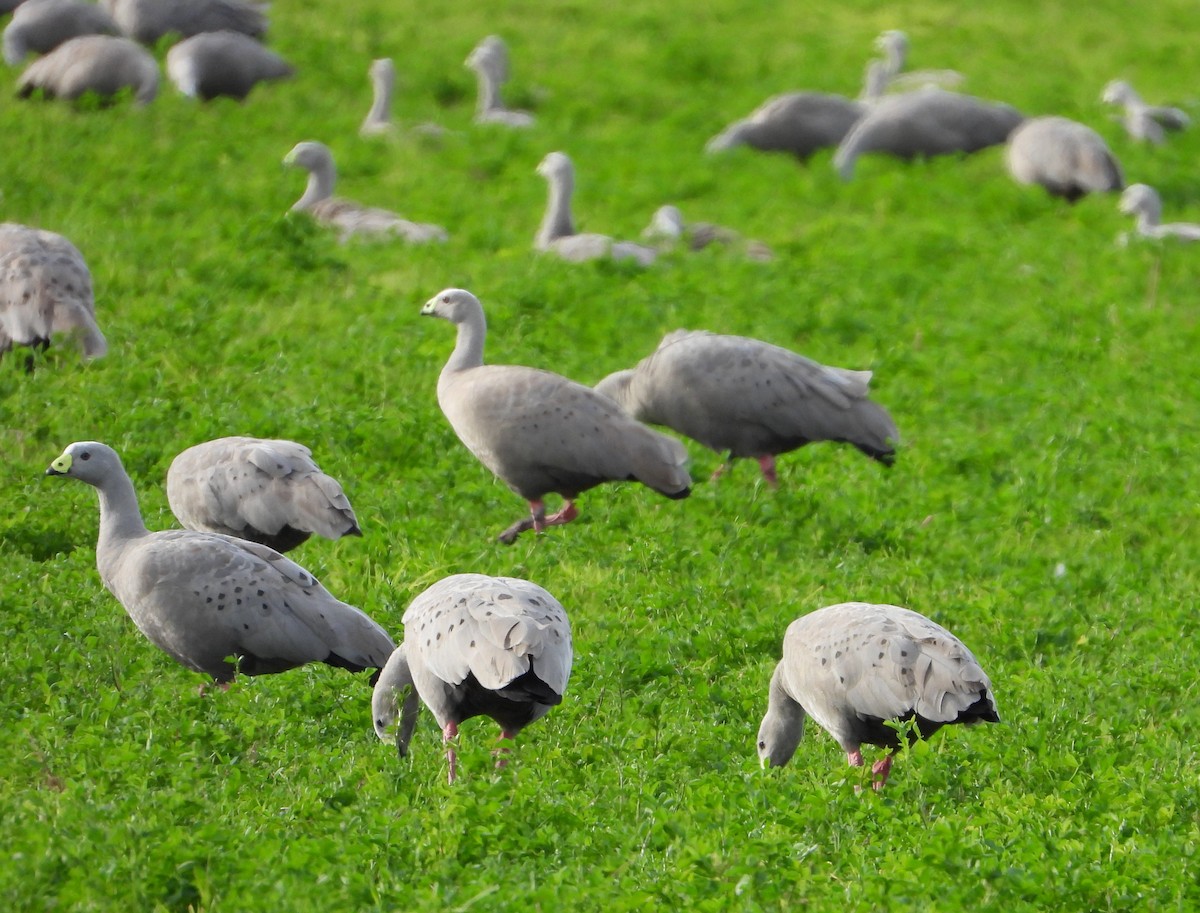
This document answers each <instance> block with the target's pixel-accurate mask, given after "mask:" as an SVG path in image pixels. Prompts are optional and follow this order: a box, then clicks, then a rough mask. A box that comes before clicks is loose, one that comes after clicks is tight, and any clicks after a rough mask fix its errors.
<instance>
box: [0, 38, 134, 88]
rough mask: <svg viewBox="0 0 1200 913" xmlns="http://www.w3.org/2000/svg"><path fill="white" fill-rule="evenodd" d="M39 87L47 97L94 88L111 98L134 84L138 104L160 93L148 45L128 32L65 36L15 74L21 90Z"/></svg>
mask: <svg viewBox="0 0 1200 913" xmlns="http://www.w3.org/2000/svg"><path fill="white" fill-rule="evenodd" d="M39 89H40V90H41V91H42V93H43V95H45V96H46V97H47V98H61V99H64V100H67V101H74V100H76V99H78V98H80V97H82V96H83V95H85V94H88V93H91V94H93V95H95V96H97V97H98V98H101V99H106V100H107V99H111V98H112V97H113V96H115V95H117V94H118V93H120V92H122V91H124V90H126V89H130V90H132V91H133V97H134V100H135V101H136V102H137V103H138V104H142V105H144V104H148V103H149V102H151V101H153V100H154V97H155V96H156V95H157V94H158V64H157V63H156V62H155V60H154V58H153V57H152V56H150V54H149V52H147V51H146V49H145V48H143V47H141V46H139V45H137V44H135V43H134V42H132V41H130V40H129V39H127V38H118V37H114V36H112V35H83V36H81V37H79V38H72V39H71V40H70V41H64V42H63V43H62V44H60V45H59V46H58V47H56V48H55V49H54V50H53V51H51V52H50V53H49V54H47V55H46V56H45V57H41V58H39V59H37V60H35V61H34V62H33V63H31V64H30V65H29V66H27V67H26V68H25V72H23V73H22V74H21V78H20V79H18V80H17V96H18V97H20V98H28V97H29V96H31V95H32V94H33V93H34V92H35V91H37V90H39Z"/></svg>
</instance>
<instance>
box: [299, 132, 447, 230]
mask: <svg viewBox="0 0 1200 913" xmlns="http://www.w3.org/2000/svg"><path fill="white" fill-rule="evenodd" d="M283 163H284V164H285V165H288V166H290V167H294V168H303V169H304V170H306V171H307V172H308V184H307V186H306V187H305V188H304V194H303V196H301V197H300V199H299V200H297V201H296V202H295V203H293V204H292V211H293V212H306V213H308V214H309V215H310V216H312V217H313V218H314V219H316V220H317V221H318V222H323V223H325V224H326V225H330V226H333V227H334V228H336V229H338V231H339V232H340V234H341V238H342V240H343V241H344V240H346V239H347V238H349V237H350V236H352V235H358V234H362V235H390V236H394V237H398V238H403V239H404V240H405V241H408V242H409V243H411V244H424V243H428V242H431V241H445V240H446V230H445V229H444V228H442V227H441V226H439V225H429V224H426V223H422V222H410V221H409V220H408V219H405V218H402V217H401V216H398V215H397V214H396V213H394V212H389V211H388V210H386V209H377V208H376V207H373V206H364V205H363V204H361V203H356V202H354V201H353V200H347V199H344V198H342V197H335V196H334V195H333V187H334V184H335V183H336V181H337V171H336V169H335V168H334V164H333V153H332V152H330V151H329V147H328V146H326V145H325V144H324V143H318V142H313V141H307V142H303V143H297V144H296V145H295V146H294V147H292V150H291V151H290V152H288V154H287V155H286V156H284V159H283Z"/></svg>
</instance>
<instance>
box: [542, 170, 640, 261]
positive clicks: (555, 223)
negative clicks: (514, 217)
mask: <svg viewBox="0 0 1200 913" xmlns="http://www.w3.org/2000/svg"><path fill="white" fill-rule="evenodd" d="M537 173H538V174H540V175H541V176H542V177H544V178H545V179H546V181H547V183H548V184H549V186H550V197H549V200H548V202H547V204H546V215H545V216H544V217H543V218H542V224H541V227H540V228H538V233H537V235H536V236H535V237H534V240H533V246H534V249H536V250H540V251H546V252H548V253H552V254H557V255H558V256H559V257H562V258H563V259H564V260H570V261H571V262H573V263H582V262H584V261H586V260H601V259H606V258H610V257H611V258H612V259H613V260H634V261H636V262H637V263H638V264H639V265H641V266H649V265H650V264H652V263H653V262H654V260H655V258H656V257H657V256H658V252H657V251H656V250H654V249H653V248H651V247H646V246H644V245H642V244H635V243H633V242H632V241H614V240H613V239H612V238H610V237H609V236H608V235H600V234H595V233H591V232H588V233H585V234H576V232H575V222H574V220H573V219H572V218H571V194H572V193H573V192H574V190H575V166H574V165H572V164H571V160H570V158H568V157H567V155H566V154H565V153H563V152H550V153H548V154H547V155H546V157H545V158H544V159H542V161H541V163H540V164H539V165H538V166H537Z"/></svg>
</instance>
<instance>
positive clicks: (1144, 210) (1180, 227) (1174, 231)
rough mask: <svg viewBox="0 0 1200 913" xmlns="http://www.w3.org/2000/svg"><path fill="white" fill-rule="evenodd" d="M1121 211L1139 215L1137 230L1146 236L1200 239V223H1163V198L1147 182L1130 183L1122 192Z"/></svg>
mask: <svg viewBox="0 0 1200 913" xmlns="http://www.w3.org/2000/svg"><path fill="white" fill-rule="evenodd" d="M1119 206H1120V209H1121V212H1123V213H1125V214H1126V215H1130V216H1136V217H1137V232H1138V234H1139V235H1141V236H1142V237H1144V238H1179V239H1180V240H1181V241H1200V225H1197V224H1196V223H1194V222H1169V223H1168V224H1166V225H1163V224H1161V222H1160V220H1161V219H1162V200H1161V199H1159V196H1158V191H1156V190H1155V189H1154V188H1153V187H1150V186H1148V185H1146V184H1130V185H1129V186H1128V187H1126V188H1125V192H1124V193H1123V194H1121V202H1120V204H1119Z"/></svg>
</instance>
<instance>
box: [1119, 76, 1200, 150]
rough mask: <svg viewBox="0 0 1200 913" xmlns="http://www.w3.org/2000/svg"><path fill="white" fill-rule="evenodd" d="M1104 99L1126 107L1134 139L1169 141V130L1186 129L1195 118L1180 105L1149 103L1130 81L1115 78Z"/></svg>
mask: <svg viewBox="0 0 1200 913" xmlns="http://www.w3.org/2000/svg"><path fill="white" fill-rule="evenodd" d="M1100 100H1101V101H1103V102H1104V103H1105V104H1109V105H1116V106H1118V107H1120V108H1123V109H1124V112H1125V113H1124V116H1123V117H1122V118H1121V123H1123V124H1124V125H1125V132H1126V133H1128V134H1129V136H1130V138H1132V139H1135V140H1143V141H1145V142H1149V143H1154V144H1155V145H1158V144H1160V143H1162V142H1164V141H1165V140H1166V138H1167V137H1166V132H1165V131H1167V130H1183V129H1184V128H1186V127H1187V125H1188V124H1190V123H1191V122H1192V119H1191V118H1190V117H1188V116H1187V113H1186V112H1185V111H1182V110H1180V109H1179V108H1170V107H1166V106H1163V105H1148V104H1146V103H1145V102H1144V101H1142V96H1141V95H1139V94H1138V93H1137V92H1136V91H1135V90H1134V88H1133V86H1131V85H1130V84H1129V83H1127V82H1126V81H1125V80H1123V79H1114V80H1113V81H1112V82H1110V83H1109V84H1108V85H1106V86H1105V87H1104V92H1103V93H1102V94H1101V96H1100Z"/></svg>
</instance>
